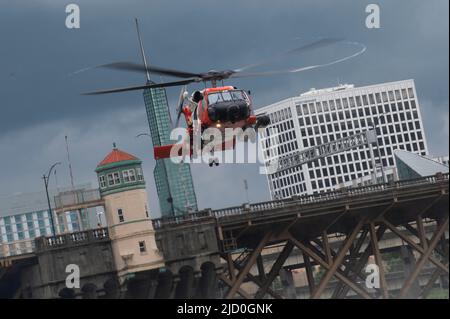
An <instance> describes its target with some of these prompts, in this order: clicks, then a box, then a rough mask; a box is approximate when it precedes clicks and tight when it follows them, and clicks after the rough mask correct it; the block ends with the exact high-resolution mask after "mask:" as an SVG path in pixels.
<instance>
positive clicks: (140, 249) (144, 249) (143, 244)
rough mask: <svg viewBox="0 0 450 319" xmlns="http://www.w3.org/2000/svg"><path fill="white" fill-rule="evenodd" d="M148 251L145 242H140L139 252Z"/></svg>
mask: <svg viewBox="0 0 450 319" xmlns="http://www.w3.org/2000/svg"><path fill="white" fill-rule="evenodd" d="M146 251H147V248H145V241H140V242H139V252H140V253H145V252H146Z"/></svg>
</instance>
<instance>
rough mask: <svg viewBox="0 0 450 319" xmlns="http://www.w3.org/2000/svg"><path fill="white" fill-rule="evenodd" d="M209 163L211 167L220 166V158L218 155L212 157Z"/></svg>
mask: <svg viewBox="0 0 450 319" xmlns="http://www.w3.org/2000/svg"><path fill="white" fill-rule="evenodd" d="M208 165H209V167H213V166H214V165H216V166H219V159H218V158H217V157H214V158H210V159H209V163H208Z"/></svg>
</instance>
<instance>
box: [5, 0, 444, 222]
mask: <svg viewBox="0 0 450 319" xmlns="http://www.w3.org/2000/svg"><path fill="white" fill-rule="evenodd" d="M69 3H76V4H78V5H79V6H80V9H81V28H80V29H79V30H69V29H66V27H65V24H64V22H65V18H66V13H65V6H66V5H67V4H69ZM369 3H377V4H379V6H380V8H381V29H378V30H375V29H367V28H366V27H365V24H364V22H365V18H366V13H365V7H366V5H367V4H369ZM134 17H138V18H139V19H140V23H141V29H142V33H143V39H144V43H145V47H146V50H147V54H148V56H149V60H150V62H151V63H153V64H155V65H160V66H166V67H172V68H179V69H183V70H188V71H207V70H209V69H213V68H214V69H227V68H235V67H239V66H241V65H245V64H248V63H252V62H255V61H257V60H260V59H262V58H266V57H269V56H271V55H272V54H274V53H276V52H279V51H283V50H285V49H288V48H291V47H292V46H295V45H296V44H297V45H298V44H302V43H306V42H308V41H309V40H311V39H317V38H319V37H339V38H345V39H348V40H351V41H358V42H362V43H364V44H365V45H366V46H367V52H366V53H365V54H364V55H362V56H359V57H357V58H355V59H353V60H350V61H346V62H344V63H342V64H339V65H334V66H332V67H330V68H326V69H320V70H314V71H308V72H304V73H301V74H297V75H289V76H277V77H272V78H261V79H245V80H240V81H236V82H233V84H236V85H237V86H239V87H244V88H247V89H251V91H252V94H253V97H254V102H255V105H256V106H257V107H259V106H264V105H267V104H269V103H272V102H275V101H279V100H281V99H284V98H287V97H291V96H293V95H296V94H298V93H300V92H302V91H305V90H308V89H309V88H311V87H316V88H321V87H328V86H334V85H336V83H337V82H338V80H339V81H340V82H346V83H353V84H355V85H357V86H362V85H367V84H375V83H380V82H386V81H396V80H403V79H409V78H413V79H415V81H416V87H417V91H418V94H419V101H420V104H421V108H422V113H423V117H424V122H425V130H426V135H427V138H428V144H429V149H430V151H431V153H432V154H435V155H447V154H448V135H449V129H448V127H449V122H448V110H449V107H448V100H449V98H448V85H449V83H448V56H449V48H448V36H449V35H448V27H449V26H448V23H449V22H448V21H449V18H448V1H447V0H433V1H418V0H417V1H411V0H408V1H407V0H395V1H394V0H390V1H375V0H371V1H360V0H352V1H350V0H341V1H336V0H326V1H325V0H321V1H317V0H304V1H301V0H298V1H293V0H292V1H288V0H278V1H272V0H271V1H269V0H252V1H242V0H239V1H238V0H228V1H211V0H209V1H206V0H205V1H201V0H197V1H186V0H184V1H183V0H180V1H169V0H164V1H163V0H152V1H145V0H126V1H125V0H124V1H119V0H71V1H62V0H0V111H1V113H0V195H7V194H14V193H19V192H30V191H36V190H40V189H42V180H41V179H40V176H41V175H42V173H43V172H44V171H46V170H47V169H48V168H49V166H50V165H51V164H52V163H53V162H55V161H62V162H63V164H64V165H63V166H61V167H60V168H59V169H58V182H59V186H63V185H67V184H68V183H69V179H68V175H69V174H68V171H67V164H66V162H65V148H64V147H65V146H64V135H66V134H67V135H69V139H70V144H71V153H72V154H71V155H72V162H73V168H74V173H75V182H76V183H84V182H92V183H93V185H95V186H96V185H97V182H96V177H95V173H94V169H95V166H96V165H97V163H98V162H99V161H100V160H102V159H103V157H104V156H105V155H106V154H107V153H108V152H109V151H110V150H111V147H112V142H116V143H117V144H118V146H119V147H120V148H122V149H124V150H126V151H128V152H130V153H133V154H135V155H137V156H138V157H140V158H141V159H142V160H144V169H145V175H146V179H147V182H148V192H149V199H150V202H151V208H152V214H153V216H158V214H159V208H158V203H157V197H156V190H155V187H154V182H153V173H152V170H153V167H154V161H153V160H152V149H151V143H150V140H147V139H146V138H140V139H136V138H135V137H134V136H135V135H136V134H138V133H141V132H147V131H148V126H147V119H146V116H145V111H144V103H143V98H142V94H141V93H140V92H134V93H128V94H119V95H110V96H96V97H86V96H80V95H79V93H80V92H83V91H89V90H93V89H97V88H110V87H116V86H126V85H132V84H141V83H143V81H144V79H143V76H141V75H138V74H128V73H119V72H111V71H104V70H97V71H91V72H85V73H82V74H79V75H77V76H68V75H69V74H70V73H71V72H73V71H76V70H78V69H81V68H84V67H86V66H92V65H98V64H103V63H108V62H113V61H123V60H130V61H136V62H139V61H140V58H139V55H138V47H137V41H136V33H135V29H134V22H133V18H134ZM333 50H334V49H330V50H329V51H326V52H321V53H320V54H318V55H317V56H315V58H318V57H319V58H322V57H323V58H324V59H326V58H327V54H328V57H330V56H332V55H333V54H337V51H333ZM313 58H314V57H311V56H310V57H308V56H305V57H302V56H299V57H298V60H295V59H292V58H291V59H289V61H286V63H289V65H286V66H292V65H294V64H295V66H299V67H300V66H303V65H304V63H307V61H310V60H309V59H311V61H312V60H313ZM283 63H284V62H282V63H277V64H276V67H282V66H283ZM155 80H158V81H159V80H161V79H160V78H159V77H156V78H155ZM163 80H169V79H163ZM178 93H179V89H178V88H172V89H169V90H168V95H169V100H170V103H171V104H172V105H173V104H174V102H175V101H176V99H177V96H178ZM204 170H207V172H208V174H204ZM192 171H193V177H194V183H195V186H196V192H197V195H198V200H199V205H200V207H202V208H204V207H223V206H230V205H238V204H241V203H242V202H244V201H245V195H244V194H245V193H244V191H243V182H242V179H243V178H247V179H248V180H249V186H250V199H251V200H252V201H261V200H266V199H267V198H268V191H267V184H266V179H265V177H264V176H260V175H258V166H257V165H254V164H253V165H252V164H248V165H223V166H220V167H218V168H214V169H209V167H207V165H206V166H205V165H194V166H193V169H192ZM0 198H1V197H0Z"/></svg>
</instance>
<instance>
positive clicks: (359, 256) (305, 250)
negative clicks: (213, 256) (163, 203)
mask: <svg viewBox="0 0 450 319" xmlns="http://www.w3.org/2000/svg"><path fill="white" fill-rule="evenodd" d="M448 177H449V175H448V174H437V175H436V176H429V177H424V178H420V179H414V180H408V181H398V182H391V183H386V184H377V185H370V186H365V187H358V188H350V189H344V190H337V191H332V192H326V193H321V194H317V195H309V196H301V197H293V198H290V199H285V200H276V201H270V202H265V203H257V204H251V205H244V206H240V207H232V208H227V209H219V210H205V211H201V212H198V213H195V214H190V215H186V216H183V217H176V218H170V219H158V220H154V221H153V224H154V227H155V229H157V230H158V231H159V232H160V233H164V232H168V231H176V230H177V229H180V228H186V227H189V225H195V224H198V223H201V222H202V221H203V222H207V221H212V222H213V223H214V225H215V229H216V234H217V240H218V242H219V252H218V253H219V255H220V257H221V258H222V264H223V265H224V271H223V272H222V273H221V274H219V275H218V276H219V278H220V280H221V281H222V282H223V283H224V284H225V285H226V286H228V290H227V291H226V292H225V294H224V295H223V297H225V298H236V297H238V296H240V297H243V298H263V297H272V298H283V297H286V296H283V295H281V294H280V293H277V292H275V291H273V290H272V288H271V286H272V283H273V281H274V279H275V278H276V277H277V276H278V275H279V273H280V270H281V269H282V268H283V266H284V265H285V262H286V260H287V259H288V258H289V256H290V255H291V254H292V252H293V251H294V250H296V251H297V252H299V253H300V254H301V255H302V257H303V262H302V263H301V264H299V265H297V268H303V269H304V270H305V271H306V274H307V277H308V286H309V291H310V295H309V297H310V298H313V299H315V298H324V297H333V298H345V297H347V296H348V295H349V291H352V293H353V294H354V295H355V294H356V295H357V297H360V298H367V299H369V298H406V297H426V296H427V294H428V293H429V292H430V289H431V288H432V287H433V284H434V283H435V282H436V280H437V279H438V278H439V276H441V275H446V276H447V278H448V273H449V269H448V222H449V206H448V186H449V180H448ZM425 224H426V225H433V227H432V228H433V230H432V231H431V234H430V232H429V231H428V232H426V231H425V226H424V225H425ZM388 234H389V236H390V237H396V238H397V239H399V241H400V242H403V243H404V244H405V245H407V246H408V247H409V248H410V249H412V250H413V251H414V252H415V254H416V255H417V256H418V258H417V259H416V260H415V261H414V262H413V264H412V269H411V271H410V272H409V274H408V275H407V277H406V279H405V280H404V282H403V283H402V285H401V287H400V289H399V290H398V291H395V292H392V291H389V289H388V283H387V282H386V269H385V267H384V263H383V262H382V261H383V253H384V251H385V248H386V245H382V242H383V238H384V237H386V236H387V235H388ZM336 238H342V239H341V240H338V241H336ZM273 245H281V246H282V247H283V248H282V250H281V252H279V253H278V254H277V256H276V259H275V261H274V262H273V263H272V264H271V267H270V269H269V271H267V272H266V271H265V267H264V266H263V265H265V262H264V258H265V256H264V254H263V251H264V250H265V249H267V248H270V247H272V246H273ZM391 248H392V247H391ZM237 252H239V253H237ZM371 256H373V257H374V259H375V263H376V264H377V265H378V267H379V276H380V289H378V290H376V291H369V289H367V288H366V287H365V285H364V284H362V283H364V281H365V277H366V274H365V273H364V268H365V266H366V264H367V263H368V260H369V258H370V257H371ZM266 257H267V256H266ZM426 264H429V265H431V267H433V268H432V274H431V276H430V277H429V278H428V282H427V284H426V285H425V286H424V287H422V290H421V291H420V293H418V294H417V295H415V296H411V294H410V290H411V287H412V286H413V285H414V284H415V282H416V281H417V279H418V277H419V275H421V271H422V270H423V269H424V266H425V265H426ZM313 265H319V266H320V267H321V268H322V269H324V274H323V276H322V277H321V278H320V280H317V279H315V278H314V276H313V270H312V266H313ZM332 278H334V279H336V280H337V284H336V285H334V288H333V291H331V294H330V292H327V293H326V290H327V287H328V286H329V283H330V280H331V279H332ZM246 282H251V283H253V284H254V285H256V286H257V287H258V289H257V291H256V293H255V294H253V295H250V294H249V293H248V292H247V291H246V290H245V289H243V285H244V283H246ZM361 282H362V283H361ZM185 297H189V296H188V295H187V296H185Z"/></svg>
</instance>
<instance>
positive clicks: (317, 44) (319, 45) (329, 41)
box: [233, 38, 342, 72]
mask: <svg viewBox="0 0 450 319" xmlns="http://www.w3.org/2000/svg"><path fill="white" fill-rule="evenodd" d="M340 41H342V39H335V38H323V39H320V40H317V41H314V42H312V43H309V44H306V45H303V46H301V47H298V48H295V49H291V50H288V51H285V52H282V53H279V54H277V55H275V56H273V57H271V58H268V59H266V60H262V61H259V62H257V63H253V64H249V65H246V66H243V67H241V68H239V69H235V70H233V71H234V72H242V71H245V70H247V69H250V68H255V67H257V66H262V65H265V64H268V63H270V62H273V61H275V60H277V59H279V58H281V57H283V56H285V55H288V54H297V53H302V52H307V51H309V50H314V49H318V48H322V47H325V46H329V45H331V44H334V43H337V42H340Z"/></svg>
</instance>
